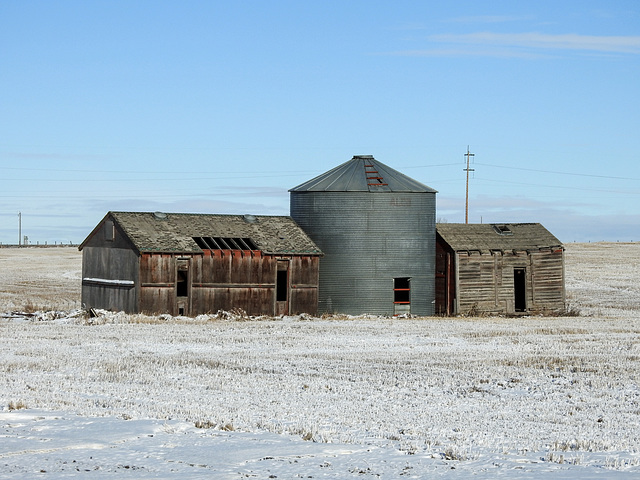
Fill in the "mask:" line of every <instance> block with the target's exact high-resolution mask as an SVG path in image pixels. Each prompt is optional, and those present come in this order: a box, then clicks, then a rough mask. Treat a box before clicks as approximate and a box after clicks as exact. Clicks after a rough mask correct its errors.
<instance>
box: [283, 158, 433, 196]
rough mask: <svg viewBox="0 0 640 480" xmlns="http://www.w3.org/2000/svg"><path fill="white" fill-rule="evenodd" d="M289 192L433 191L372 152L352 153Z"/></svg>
mask: <svg viewBox="0 0 640 480" xmlns="http://www.w3.org/2000/svg"><path fill="white" fill-rule="evenodd" d="M289 191H290V192H372V193H389V192H404V193H423V192H429V193H436V190H434V189H433V188H430V187H427V186H426V185H424V184H423V183H420V182H418V181H416V180H414V179H412V178H410V177H407V176H406V175H404V174H402V173H400V172H398V171H397V170H394V169H393V168H391V167H388V166H387V165H385V164H384V163H382V162H379V161H378V160H376V159H375V158H373V156H372V155H355V156H354V157H353V158H352V159H351V160H349V161H348V162H345V163H343V164H342V165H339V166H337V167H335V168H333V169H331V170H329V171H328V172H326V173H323V174H322V175H318V176H317V177H315V178H313V179H311V180H309V181H308V182H305V183H303V184H301V185H298V186H297V187H293V188H292V189H290V190H289Z"/></svg>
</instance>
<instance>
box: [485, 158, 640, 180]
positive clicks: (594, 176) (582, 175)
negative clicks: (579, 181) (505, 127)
mask: <svg viewBox="0 0 640 480" xmlns="http://www.w3.org/2000/svg"><path fill="white" fill-rule="evenodd" d="M479 165H484V166H486V167H494V168H504V169H507V170H522V171H525V172H536V173H552V174H554V175H569V176H573V177H591V178H606V179H609V180H636V181H640V178H633V177H616V176H611V175H595V174H590V173H574V172H557V171H553V170H540V169H537V168H524V167H506V166H504V165H494V164H491V163H482V162H480V163H479Z"/></svg>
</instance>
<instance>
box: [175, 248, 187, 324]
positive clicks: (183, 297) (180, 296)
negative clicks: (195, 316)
mask: <svg viewBox="0 0 640 480" xmlns="http://www.w3.org/2000/svg"><path fill="white" fill-rule="evenodd" d="M190 273H191V272H190V271H189V259H188V258H186V259H185V258H182V259H178V260H177V261H176V306H175V314H177V315H189V311H190V308H189V304H190V303H191V302H190V298H189V296H190V295H189V294H190V293H191V278H190V277H191V275H190Z"/></svg>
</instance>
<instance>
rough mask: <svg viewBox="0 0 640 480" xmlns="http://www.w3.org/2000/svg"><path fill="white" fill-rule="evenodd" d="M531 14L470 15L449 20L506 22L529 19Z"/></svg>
mask: <svg viewBox="0 0 640 480" xmlns="http://www.w3.org/2000/svg"><path fill="white" fill-rule="evenodd" d="M532 18H533V17H532V16H531V15H527V16H522V15H472V16H468V17H456V18H452V19H451V20H449V21H450V22H453V23H507V22H520V21H523V20H531V19H532Z"/></svg>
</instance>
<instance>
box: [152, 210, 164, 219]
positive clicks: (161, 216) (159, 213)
mask: <svg viewBox="0 0 640 480" xmlns="http://www.w3.org/2000/svg"><path fill="white" fill-rule="evenodd" d="M153 216H154V217H155V218H156V219H157V220H166V218H167V214H166V213H164V212H153Z"/></svg>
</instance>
